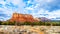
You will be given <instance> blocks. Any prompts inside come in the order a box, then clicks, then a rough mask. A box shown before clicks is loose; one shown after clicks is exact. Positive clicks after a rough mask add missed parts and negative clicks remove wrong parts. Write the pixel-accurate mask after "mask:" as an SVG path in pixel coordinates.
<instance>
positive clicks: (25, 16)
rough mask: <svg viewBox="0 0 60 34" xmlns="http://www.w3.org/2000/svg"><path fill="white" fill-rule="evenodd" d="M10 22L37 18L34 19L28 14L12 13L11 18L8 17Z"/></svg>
mask: <svg viewBox="0 0 60 34" xmlns="http://www.w3.org/2000/svg"><path fill="white" fill-rule="evenodd" d="M10 21H11V22H13V21H16V22H37V21H38V20H36V19H34V18H33V16H32V15H30V14H20V13H13V15H12V18H11V19H10Z"/></svg>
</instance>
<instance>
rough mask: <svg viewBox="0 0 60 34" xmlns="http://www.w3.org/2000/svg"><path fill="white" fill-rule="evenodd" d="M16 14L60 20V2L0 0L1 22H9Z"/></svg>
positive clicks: (53, 0) (50, 0)
mask: <svg viewBox="0 0 60 34" xmlns="http://www.w3.org/2000/svg"><path fill="white" fill-rule="evenodd" d="M14 12H17V13H23V14H31V15H33V16H34V17H46V18H49V19H53V20H60V0H0V20H8V19H10V18H11V16H12V14H13V13H14Z"/></svg>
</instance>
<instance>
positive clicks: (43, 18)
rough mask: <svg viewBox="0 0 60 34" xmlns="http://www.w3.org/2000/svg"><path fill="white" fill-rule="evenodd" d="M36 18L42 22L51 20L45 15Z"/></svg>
mask: <svg viewBox="0 0 60 34" xmlns="http://www.w3.org/2000/svg"><path fill="white" fill-rule="evenodd" d="M38 19H40V20H41V21H42V22H47V21H51V20H50V19H48V18H46V17H39V18H38Z"/></svg>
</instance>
